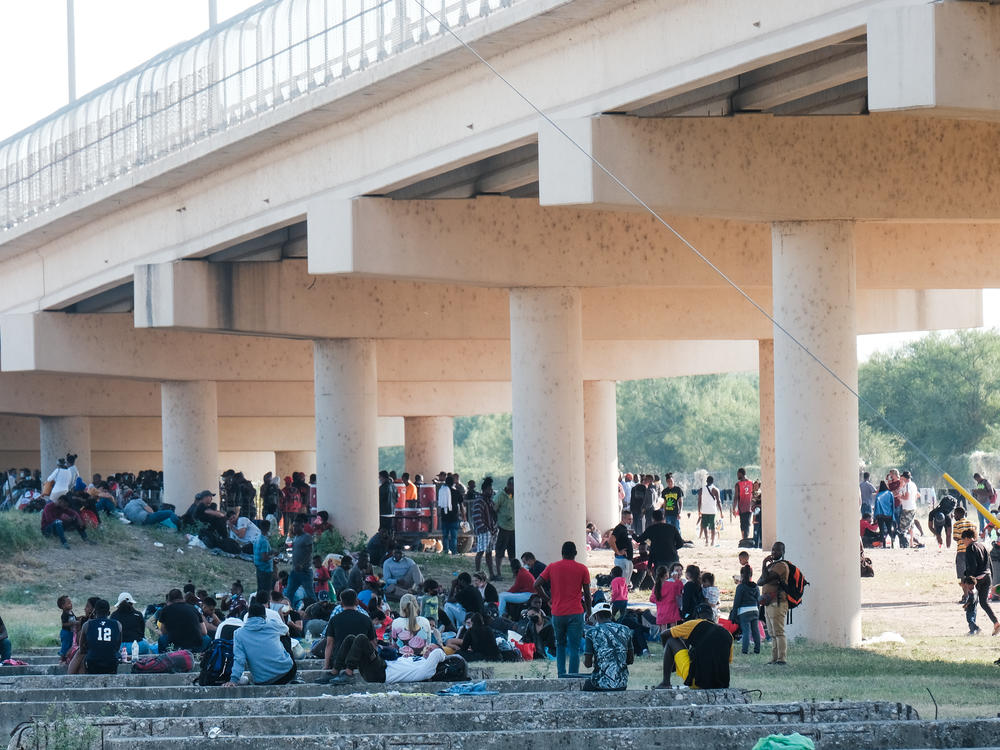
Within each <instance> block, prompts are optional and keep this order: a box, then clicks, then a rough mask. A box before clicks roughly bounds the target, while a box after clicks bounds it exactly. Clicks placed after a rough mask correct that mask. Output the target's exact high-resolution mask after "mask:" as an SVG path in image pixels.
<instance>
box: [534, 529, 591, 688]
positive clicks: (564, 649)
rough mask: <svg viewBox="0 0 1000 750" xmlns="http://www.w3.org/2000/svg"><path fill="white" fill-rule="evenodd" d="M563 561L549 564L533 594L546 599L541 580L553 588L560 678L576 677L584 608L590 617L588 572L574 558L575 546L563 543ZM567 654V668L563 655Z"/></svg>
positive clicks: (554, 623) (553, 608) (553, 624)
mask: <svg viewBox="0 0 1000 750" xmlns="http://www.w3.org/2000/svg"><path fill="white" fill-rule="evenodd" d="M562 558H563V559H562V560H559V561H558V562H554V563H550V564H549V565H548V566H547V567H546V568H545V570H543V571H542V574H541V575H540V576H538V579H537V580H536V581H535V593H537V594H539V595H540V596H541V597H542V598H543V599H546V598H548V594H547V593H546V591H545V586H544V585H543V583H542V582H543V581H546V582H548V584H549V587H550V589H551V591H552V629H553V630H554V631H555V636H556V671H557V672H558V674H559V676H560V677H579V676H580V675H579V672H580V639H581V638H582V637H583V617H584V610H586V616H587V617H590V571H589V570H587V566H586V565H581V564H580V563H578V562H577V561H576V545H575V544H574V543H573V542H563V546H562ZM567 654H568V655H569V671H568V672H567V670H566V657H567Z"/></svg>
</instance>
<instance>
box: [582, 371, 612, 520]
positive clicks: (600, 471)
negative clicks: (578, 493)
mask: <svg viewBox="0 0 1000 750" xmlns="http://www.w3.org/2000/svg"><path fill="white" fill-rule="evenodd" d="M583 455H584V462H585V469H584V470H585V472H586V495H587V520H588V521H592V522H593V523H594V525H595V526H597V528H598V530H600V531H607V530H608V529H610V528H612V527H614V526H615V524H617V523H618V519H619V515H618V410H617V399H616V394H615V383H614V381H613V380H585V381H584V383H583Z"/></svg>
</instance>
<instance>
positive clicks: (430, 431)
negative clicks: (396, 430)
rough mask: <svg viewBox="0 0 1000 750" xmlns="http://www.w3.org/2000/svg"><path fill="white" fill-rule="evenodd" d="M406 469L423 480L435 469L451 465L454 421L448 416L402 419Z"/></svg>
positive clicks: (449, 467) (433, 472)
mask: <svg viewBox="0 0 1000 750" xmlns="http://www.w3.org/2000/svg"><path fill="white" fill-rule="evenodd" d="M403 430H404V438H403V440H404V443H403V444H404V450H405V454H406V460H405V466H406V471H408V472H410V476H411V477H412V476H413V475H414V474H423V475H424V480H425V481H430V478H431V477H433V476H435V475H436V474H437V473H438V472H439V471H452V470H453V469H454V468H455V420H454V419H453V418H452V417H405V418H404V419H403Z"/></svg>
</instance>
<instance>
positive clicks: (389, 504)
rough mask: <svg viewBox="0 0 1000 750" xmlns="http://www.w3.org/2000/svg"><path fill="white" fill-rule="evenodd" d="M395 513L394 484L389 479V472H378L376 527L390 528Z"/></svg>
mask: <svg viewBox="0 0 1000 750" xmlns="http://www.w3.org/2000/svg"><path fill="white" fill-rule="evenodd" d="M395 514H396V485H394V484H393V483H392V480H391V479H389V472H387V471H385V470H382V471H380V472H379V473H378V527H379V528H380V529H390V530H391V529H392V523H393V517H394V516H395Z"/></svg>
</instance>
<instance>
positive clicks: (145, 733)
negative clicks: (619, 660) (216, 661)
mask: <svg viewBox="0 0 1000 750" xmlns="http://www.w3.org/2000/svg"><path fill="white" fill-rule="evenodd" d="M388 703H389V705H391V708H392V713H391V714H390V715H388V716H382V717H380V718H381V721H380V726H379V729H380V731H381V732H383V733H393V732H400V733H403V732H405V733H407V734H430V733H441V734H460V733H463V732H467V731H477V732H507V731H511V730H515V731H523V732H527V731H534V730H545V729H552V728H555V727H575V728H587V729H609V728H615V727H619V728H629V727H634V726H639V727H647V728H653V727H683V726H687V727H702V726H711V725H716V724H735V725H743V724H746V725H765V724H771V725H782V724H794V725H798V724H801V723H805V722H810V723H818V722H827V723H835V722H836V723H843V722H852V721H858V720H861V719H864V720H867V721H877V720H881V721H899V720H902V719H907V718H915V717H913V716H908V714H912V710H908V707H904V706H901V705H900V704H895V703H893V704H888V703H885V704H856V703H855V704H844V703H828V704H773V705H765V704H761V705H742V706H739V705H715V706H689V705H685V706H636V705H623V706H608V705H606V701H605V702H604V703H605V705H599V706H594V705H591V706H579V705H577V706H573V707H564V708H553V707H550V706H548V705H546V706H545V707H544V710H539V709H540V708H541V707H535V708H531V709H519V710H510V709H509V708H506V702H505V700H499V701H494V702H493V705H492V706H486V705H483V704H480V706H478V707H473V706H470V705H469V704H468V703H466V702H465V700H464V698H459V697H438V696H433V697H428V698H426V699H424V701H423V702H422V705H421V706H420V707H419V708H420V710H418V711H414V712H410V711H404V710H401V709H400V707H398V706H396V705H395V703H394V702H392V701H391V700H390V701H388ZM598 703H600V702H598ZM626 703H627V704H628V703H629V702H628V701H626ZM329 705H330V703H329V702H328V703H327V707H329ZM336 705H337V708H338V711H337V712H336V713H322V712H321V713H314V714H307V715H301V716H290V715H287V714H280V715H273V714H272V715H258V714H254V715H250V716H237V717H233V716H230V715H225V714H221V712H218V711H216V714H215V715H212V716H202V717H178V718H166V719H165V718H163V717H156V718H146V719H137V718H136V717H135V716H134V715H133V716H131V717H130V720H129V722H128V723H126V724H122V725H119V724H118V722H119V721H120V720H119V719H116V717H105V718H107V720H108V722H109V725H110V726H109V729H111V728H112V727H113V731H111V732H110V734H109V735H107V736H111V735H115V736H128V737H190V736H204V735H206V733H207V732H208V731H209V730H211V729H213V728H215V729H217V730H219V731H221V733H222V734H224V735H226V736H232V737H237V736H243V735H250V736H265V735H285V734H293V735H299V734H316V735H321V734H333V735H347V734H351V733H353V732H355V731H357V729H358V728H359V727H365V726H371V716H372V714H373V713H379V714H381V713H383V712H382V711H373V710H369V711H365V712H361V713H353V712H348V711H346V710H345V707H344V706H343V705H342V703H341V702H340V701H338V702H337V704H336ZM380 705H381V707H383V708H385V707H386V702H382V703H381V704H380ZM598 707H599V708H600V710H595V708H598ZM99 721H101V722H103V721H104V718H101V719H100V720H99Z"/></svg>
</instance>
